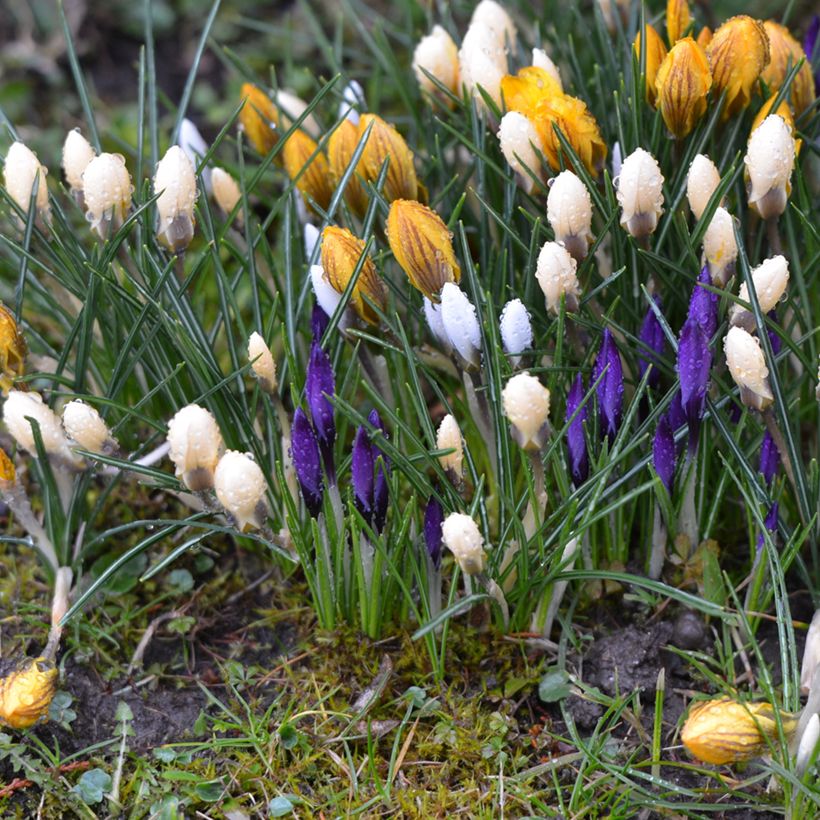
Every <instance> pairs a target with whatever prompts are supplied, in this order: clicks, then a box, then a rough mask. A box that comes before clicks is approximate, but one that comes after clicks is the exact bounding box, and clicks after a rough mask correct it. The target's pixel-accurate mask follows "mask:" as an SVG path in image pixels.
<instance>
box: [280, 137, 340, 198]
mask: <svg viewBox="0 0 820 820" xmlns="http://www.w3.org/2000/svg"><path fill="white" fill-rule="evenodd" d="M317 149H318V145H317V144H316V143H315V142H314V141H313V140H312V139H311V138H310V137H309V136H308V135H307V134H305V133H304V132H303V131H294V132H293V133H292V134H291V135H290V136H289V137H288V140H287V142H286V143H285V147H284V148H283V149H282V161H283V164H284V166H285V171H286V172H287V174H288V176H289V177H290V178H291V180H293V181H294V182H295V184H296V187H297V188H298V189H299V190H300V191H301V192H302V193H303V194H304V195H305V199H306V200H307V202H308V204H309V205H310V203H311V202H313V203H315V204H316V205H318V206H319V208H320V209H321V210H323V211H324V210H326V209H327V206H328V205H329V204H330V200H331V197H332V196H333V187H332V184H331V180H330V168H329V166H328V162H327V159H326V158H325V155H324V154H323V153H322V152H321V151H318V150H317Z"/></svg>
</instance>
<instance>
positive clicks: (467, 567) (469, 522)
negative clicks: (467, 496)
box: [441, 513, 486, 575]
mask: <svg viewBox="0 0 820 820" xmlns="http://www.w3.org/2000/svg"><path fill="white" fill-rule="evenodd" d="M441 538H442V541H444V546H445V547H447V549H448V550H450V552H452V553H453V558H455V559H456V563H457V564H458V565H459V567H461V571H462V572H463V573H464V574H465V575H478V573H480V572H484V562H485V560H486V555H485V553H484V539H483V538H482V537H481V532H480V531H479V529H478V524H476V522H475V521H473V519H472V518H470V516H469V515H464V514H463V513H450V515H448V516H447V518H445V519H444V523H443V524H442V525H441Z"/></svg>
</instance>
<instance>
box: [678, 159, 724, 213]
mask: <svg viewBox="0 0 820 820" xmlns="http://www.w3.org/2000/svg"><path fill="white" fill-rule="evenodd" d="M718 185H720V171H718V169H717V166H716V165H715V163H714V162H712V160H711V159H709V157H707V156H706V154H697V155H696V156H695V158H694V159H693V160H692V164H691V165H690V166H689V174H688V176H687V178H686V198H687V199H688V201H689V207H690V208H691V210H692V213H693V214H694V216H695V219H700V218H701V216H703V212H704V211H705V210H706V206H707V205H708V204H709V200H710V199H711V198H712V194H714V192H715V191H716V190H717V188H718Z"/></svg>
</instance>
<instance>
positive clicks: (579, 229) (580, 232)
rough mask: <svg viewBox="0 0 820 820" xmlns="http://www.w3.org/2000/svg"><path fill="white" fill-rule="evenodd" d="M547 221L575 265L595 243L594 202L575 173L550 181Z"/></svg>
mask: <svg viewBox="0 0 820 820" xmlns="http://www.w3.org/2000/svg"><path fill="white" fill-rule="evenodd" d="M549 185H550V192H549V196H547V220H548V221H549V223H550V226H551V227H552V230H553V232H554V233H555V240H556V242H560V243H561V244H562V245H563V246H564V247H565V248H566V249H567V250H568V251H569V252H570V254H572V257H573V259H575V260H576V262H580V261H581V260H583V259H584V258H585V257H586V255H587V251H588V250H589V243H590V241H591V240H592V200H591V198H590V196H589V191H588V190H587V187H586V185H584V183H583V182H581V180H580V178H579V177H577V176H576V175H575V174H573V173H572V171H562V172H561V173H560V174H558V176H557V177H555V179H553V180H551V181H550V184H549Z"/></svg>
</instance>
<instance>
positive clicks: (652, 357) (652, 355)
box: [638, 295, 666, 389]
mask: <svg viewBox="0 0 820 820" xmlns="http://www.w3.org/2000/svg"><path fill="white" fill-rule="evenodd" d="M652 300H653V301H654V302H655V305H656V306H657V307H658V309H659V310H660V309H661V307H662V305H661V299H660V296H658V295H655V296H653V297H652ZM638 339H639V340H640V341H641V342H642V344H643V345H644V349H643V350H641V351H640V354H639V356H638V375H639V376H640V377H641V378H643V375H644V373H646V371H647V370H648V369H649V366H650V365H651V366H652V372H651V373H650V374H649V377H648V380H647V384H648V385H649V387H652V388H656V389H657V388H658V387H659V386H660V383H661V372H660V370H659V369H658V365H659V364H660V357H661V356H662V355H663V352H664V348H665V347H666V336H665V335H664V332H663V327H662V326H661V323H660V322H659V321H658V317H657V316H656V315H655V311H654V310H652V308H649V309H648V310H647V311H646V314H645V315H644V319H643V322H642V323H641V329H640V331H639V332H638Z"/></svg>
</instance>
